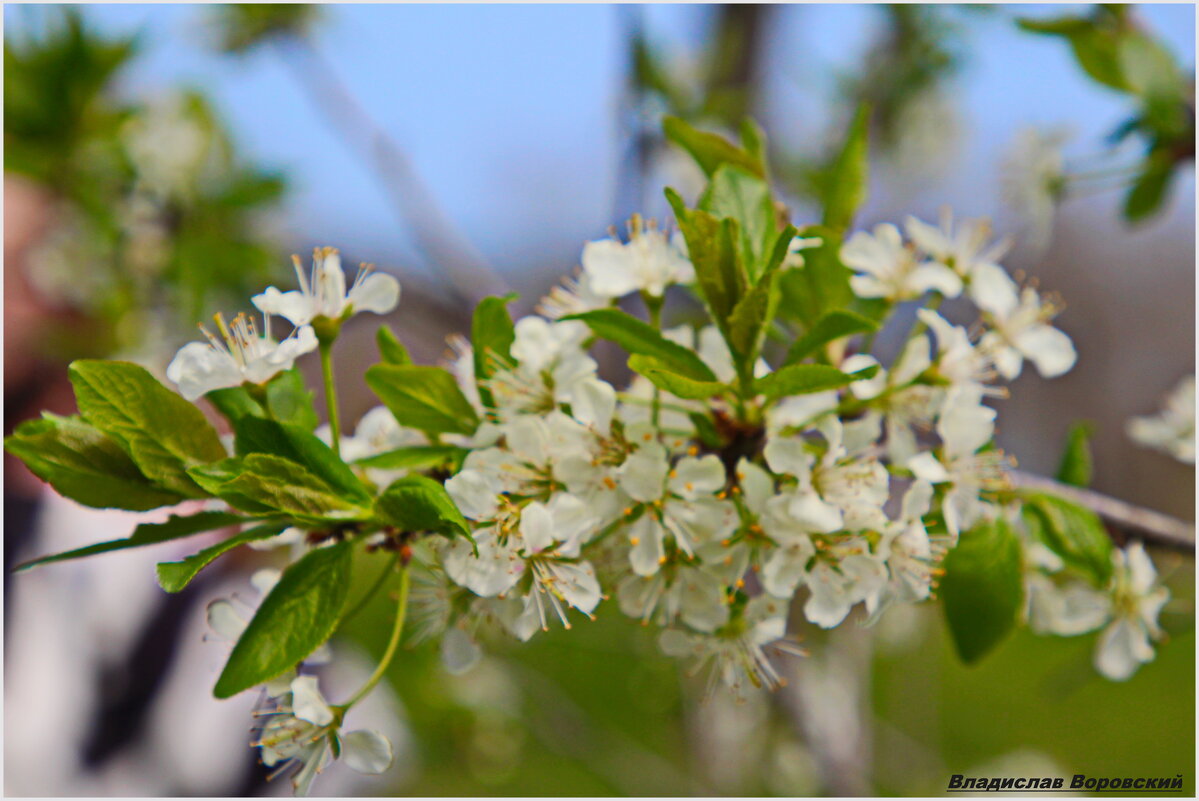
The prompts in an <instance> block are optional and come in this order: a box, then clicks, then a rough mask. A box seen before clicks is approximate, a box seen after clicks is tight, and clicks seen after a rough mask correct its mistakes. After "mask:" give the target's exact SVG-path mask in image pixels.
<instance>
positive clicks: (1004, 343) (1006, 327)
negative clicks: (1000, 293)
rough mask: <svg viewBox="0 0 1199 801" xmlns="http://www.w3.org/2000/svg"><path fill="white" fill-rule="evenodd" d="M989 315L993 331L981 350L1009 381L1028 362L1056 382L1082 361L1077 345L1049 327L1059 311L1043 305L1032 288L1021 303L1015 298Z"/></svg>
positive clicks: (991, 311)
mask: <svg viewBox="0 0 1199 801" xmlns="http://www.w3.org/2000/svg"><path fill="white" fill-rule="evenodd" d="M987 311H988V312H989V314H988V315H987V316H986V319H987V320H988V322H990V323H991V326H992V330H990V331H988V332H987V333H986V334H984V335H983V338H982V340H981V341H980V342H979V343H978V344H979V350H980V351H982V352H983V353H985V354H987V356H989V357H990V359H991V360H992V361H993V362H994V364H995V369H997V370H998V371H999V374H1000V375H1002V376H1003V377H1004V378H1006V379H1007V380H1009V381H1011V380H1013V379H1014V378H1016V376H1018V375H1020V368H1021V366H1022V365H1023V363H1024V360H1025V359H1028V360H1029V361H1031V362H1032V363H1033V364H1034V365H1036V367H1037V372H1039V373H1040V374H1041V376H1042V377H1043V378H1056V377H1057V376H1059V375H1062V374H1063V373H1066V372H1068V371H1069V370H1070V368H1071V367H1073V366H1074V362H1075V361H1076V360H1077V359H1078V354H1077V353H1076V352H1075V350H1074V343H1073V342H1071V341H1070V337H1068V336H1066V335H1065V334H1064V333H1062V332H1061V331H1059V330H1058V329H1056V328H1054V327H1053V326H1051V325H1049V321H1050V320H1051V319H1053V317H1054V315H1055V314H1057V309H1056V308H1055V307H1054V305H1053V304H1052V303H1048V302H1043V301H1042V299H1041V298H1040V297H1039V296H1038V295H1037V291H1036V290H1035V289H1033V288H1032V287H1025V288H1024V291H1023V292H1021V294H1020V296H1019V299H1017V298H1016V297H1015V295H1012V296H1011V297H1010V298H1009V299H1008V300H1007V301H1004V302H1001V303H997V304H996V305H995V307H994V308H991V309H988V310H987Z"/></svg>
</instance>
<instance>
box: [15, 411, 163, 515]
mask: <svg viewBox="0 0 1199 801" xmlns="http://www.w3.org/2000/svg"><path fill="white" fill-rule="evenodd" d="M4 447H5V448H7V449H8V452H9V453H11V454H12V455H14V456H16V457H17V458H18V459H20V460H21V461H22V462H24V463H25V466H26V467H28V468H29V469H30V471H32V472H33V474H34V475H35V476H37V477H38V478H40V479H42V480H43V481H47V482H49V483H50V486H52V487H54V489H55V490H56V491H57V492H58V493H59V494H60V495H63V496H65V497H67V498H70V499H71V500H73V501H76V502H78V503H81V504H83V505H84V506H93V507H97V508H101V509H105V508H117V509H130V510H132V511H138V512H140V511H144V510H146V509H154V508H156V507H159V506H171V505H173V504H176V503H179V502H180V501H181V500H183V496H182V495H179V494H177V493H174V492H169V491H167V490H164V489H160V488H158V487H155V486H154V485H153V484H151V483H150V480H149V479H147V478H146V477H145V476H144V475H142V473H141V471H140V470H138V468H137V465H136V464H134V463H133V460H132V459H130V458H129V454H127V453H126V452H125V451H124V450H122V449H121V446H120V445H118V444H117V443H116V442H115V441H114V440H113V439H111V438H109V437H108V436H107V435H105V434H104V433H103V432H101V431H99V430H98V429H96V428H93V427H92V426H90V425H88V424H87V423H84V422H83V421H82V420H80V419H79V418H78V417H58V416H57V415H52V414H48V413H47V414H45V415H44V416H43V418H42V419H41V420H29V421H26V422H24V423H21V424H20V425H19V426H17V427H16V429H15V430H14V431H13V434H12V436H10V437H8V438H7V439H5V440H4Z"/></svg>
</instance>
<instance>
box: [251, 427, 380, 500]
mask: <svg viewBox="0 0 1199 801" xmlns="http://www.w3.org/2000/svg"><path fill="white" fill-rule="evenodd" d="M234 431H235V437H234V440H233V447H234V450H235V451H236V452H237V454H238V455H239V456H245V455H246V454H250V453H269V454H273V455H275V456H282V457H283V458H284V459H290V460H291V461H293V462H295V463H296V464H300V465H303V466H304V467H305V468H307V469H308V470H309V471H310V472H311V473H313V474H314V475H316V476H318V477H319V478H321V479H322V480H323V481H324V482H325V483H327V484H328V485H329V486H330V487H333V488H334V489H336V490H338V491H339V492H340V493H341V494H343V495H344V496H345V497H346V498H347V499H350V500H354V501H357V502H359V503H362V504H367V503H370V500H371V494H370V493H369V492H368V491H367V489H366V487H364V486H363V485H362V482H361V481H359V480H358V477H357V476H356V475H354V471H353V470H351V469H350V468H349V467H348V466H346V464H345V462H343V461H342V460H341V459H340V458H339V457H338V456H337V454H335V453H334V452H333V449H332V448H330V447H329V446H328V445H326V444H325V443H324V442H322V441H321V440H319V439H317V437H316V436H315V435H313V434H309V433H308V432H307V431H305V430H304V429H302V428H299V427H298V426H294V425H290V424H288V423H277V422H275V421H274V420H262V419H259V418H255V417H246V418H243V419H242V420H239V421H238V422H237V425H236V426H235V428H234Z"/></svg>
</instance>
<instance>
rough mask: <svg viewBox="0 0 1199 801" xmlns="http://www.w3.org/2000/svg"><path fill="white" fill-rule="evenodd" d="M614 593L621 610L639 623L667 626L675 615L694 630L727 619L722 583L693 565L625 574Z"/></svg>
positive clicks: (715, 625)
mask: <svg viewBox="0 0 1199 801" xmlns="http://www.w3.org/2000/svg"><path fill="white" fill-rule="evenodd" d="M616 593H617V597H618V598H619V600H620V611H622V612H624V613H625V614H626V615H628V616H629V617H635V618H640V619H641V622H642V623H651V622H652V623H654V624H656V625H659V626H668V625H670V624H671V623H673V622H674V621H675V619H676V618H677V619H680V620H682V621H683V622H684V623H686V624H687V625H688V626H690V627H691V628H693V629H695V630H696V631H703V632H712V631H715V630H716V629H718V628H720V627H721V626H723V625H724V624H725V623H727V622H728V619H729V607H728V599H727V597H726V596H725V590H724V584H722V583H721V581H720V579H718V578H716V577H715V576H713V575H711V574H710V573H707V572H706V571H704V570H701V569H699V568H695V567H687V566H679V567H677V569H672V570H661V571H658V572H657V573H655V574H654V575H652V576H638V575H630V576H626V577H625V579H624V580H623V581H622V582H621V583H620V586H618V587H617V589H616Z"/></svg>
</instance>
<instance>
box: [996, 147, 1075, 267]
mask: <svg viewBox="0 0 1199 801" xmlns="http://www.w3.org/2000/svg"><path fill="white" fill-rule="evenodd" d="M1067 138H1068V135H1067V134H1066V133H1065V132H1063V131H1038V130H1037V129H1035V128H1027V129H1025V130H1023V131H1021V132H1020V133H1018V134H1017V135H1016V140H1015V142H1014V143H1013V144H1012V147H1011V150H1010V151H1009V152H1008V154H1007V156H1006V157H1005V158H1004V160H1003V164H1002V166H1001V168H1000V176H1001V180H1002V190H1001V191H1002V194H1003V199H1004V202H1005V203H1006V204H1007V206H1008V207H1009V208H1011V209H1012V210H1013V211H1015V212H1016V213H1017V214H1018V215H1019V216H1020V217H1021V218H1022V219H1023V220H1024V222H1025V223H1026V224H1027V226H1028V228H1029V230H1030V234H1029V243H1030V244H1032V246H1033V247H1035V248H1041V247H1044V245H1045V244H1046V243H1047V242H1048V241H1049V234H1050V233H1051V232H1052V230H1053V216H1054V211H1055V208H1056V206H1057V204H1058V201H1060V200H1061V198H1062V194H1063V190H1064V189H1065V185H1066V168H1065V158H1064V157H1063V156H1062V145H1063V144H1064V143H1065V141H1066V139H1067Z"/></svg>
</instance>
